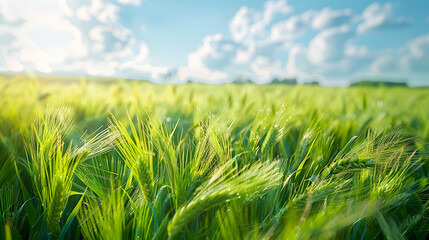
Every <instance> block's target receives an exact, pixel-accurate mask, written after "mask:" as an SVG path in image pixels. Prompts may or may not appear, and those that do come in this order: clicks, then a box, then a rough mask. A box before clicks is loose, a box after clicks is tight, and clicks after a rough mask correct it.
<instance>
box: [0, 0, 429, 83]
mask: <svg viewBox="0 0 429 240" xmlns="http://www.w3.org/2000/svg"><path fill="white" fill-rule="evenodd" d="M142 4H143V3H142V0H109V1H108V0H88V1H84V0H77V1H71V0H57V1H56V0H40V1H37V3H36V2H34V1H33V2H31V1H25V0H13V1H12V0H6V1H2V2H1V3H0V44H1V45H2V46H3V47H2V49H1V50H0V71H3V72H23V71H28V70H30V71H36V72H43V73H78V74H89V75H94V76H121V77H128V78H140V79H143V78H144V79H151V80H160V79H163V78H164V76H165V75H168V76H169V77H171V79H173V81H177V82H185V81H187V80H190V79H192V80H195V81H202V82H209V83H223V82H230V81H232V80H234V79H236V78H249V79H252V80H253V81H255V82H257V83H265V82H269V81H271V80H272V79H273V78H291V77H296V78H298V81H300V82H305V81H314V80H317V81H321V82H325V83H327V82H330V83H339V84H341V83H344V82H350V81H351V80H355V79H359V78H363V77H398V76H399V77H410V78H412V79H417V80H418V81H426V82H427V80H428V76H429V72H428V71H429V70H428V69H429V33H426V34H425V33H423V34H422V35H420V36H418V37H415V38H412V39H409V40H408V41H407V42H405V43H403V45H402V46H400V47H395V48H389V47H386V48H379V49H371V47H370V46H367V45H365V42H364V41H361V39H364V38H368V37H371V36H373V35H374V34H381V33H389V32H390V33H392V32H395V31H401V30H402V29H406V28H408V27H410V26H412V25H413V24H414V20H413V18H411V17H409V16H402V15H398V14H396V12H395V6H394V5H393V4H392V3H383V4H381V3H372V4H370V5H368V6H367V7H366V8H365V9H363V10H362V11H359V12H357V11H355V10H353V9H350V8H345V9H333V8H331V7H325V8H322V9H308V10H306V11H303V12H295V10H294V7H293V6H291V5H290V4H289V3H288V2H287V1H286V0H277V1H267V2H265V3H264V4H263V5H261V8H260V9H253V8H250V7H247V6H242V7H241V8H239V9H238V10H237V11H236V13H235V14H234V16H233V17H232V18H231V19H230V21H229V26H225V29H227V31H226V33H222V34H221V33H216V32H214V33H212V34H208V35H206V36H204V37H203V39H201V43H200V44H199V46H195V49H194V50H193V51H191V52H190V53H189V54H188V56H187V59H186V61H184V62H185V63H186V64H181V65H182V67H179V68H177V69H169V68H167V67H165V66H155V65H153V64H152V63H151V57H150V55H151V54H150V53H151V51H150V48H149V46H148V45H147V44H146V43H145V41H144V40H143V39H138V38H137V37H136V34H135V31H141V29H140V28H141V27H140V28H139V29H132V28H129V27H126V26H124V24H123V23H122V21H121V19H120V13H121V11H123V9H124V8H126V7H136V6H141V5H142ZM143 5H144V4H143ZM196 21H197V19H196ZM140 26H146V25H145V23H140ZM145 29H146V27H145Z"/></svg>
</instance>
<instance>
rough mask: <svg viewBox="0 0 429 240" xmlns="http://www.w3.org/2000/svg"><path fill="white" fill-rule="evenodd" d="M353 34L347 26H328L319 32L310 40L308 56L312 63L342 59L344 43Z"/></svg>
mask: <svg viewBox="0 0 429 240" xmlns="http://www.w3.org/2000/svg"><path fill="white" fill-rule="evenodd" d="M352 36H353V33H352V32H351V31H350V29H349V28H348V27H339V28H330V29H327V30H324V31H322V32H320V33H319V34H318V35H316V36H315V37H314V38H313V39H312V40H311V41H310V45H309V48H308V58H309V59H310V61H311V62H312V63H314V64H318V63H323V62H332V61H337V60H339V59H342V58H343V57H344V55H345V45H346V43H347V41H349V40H350V38H351V37H352Z"/></svg>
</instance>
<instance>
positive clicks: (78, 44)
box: [0, 0, 168, 78]
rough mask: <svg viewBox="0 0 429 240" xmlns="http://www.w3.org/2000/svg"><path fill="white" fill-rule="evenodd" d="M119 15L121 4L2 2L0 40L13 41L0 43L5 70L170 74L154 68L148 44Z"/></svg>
mask: <svg viewBox="0 0 429 240" xmlns="http://www.w3.org/2000/svg"><path fill="white" fill-rule="evenodd" d="M139 2H141V1H139ZM128 3H129V4H135V3H137V2H136V1H128ZM123 4H125V2H123ZM119 11H120V6H119V5H116V4H114V3H108V2H104V1H102V0H91V1H89V2H82V1H70V0H69V1H67V0H40V1H37V2H36V1H23V0H13V1H12V0H7V1H6V2H4V1H2V2H1V3H0V16H3V19H4V21H3V22H0V36H2V38H7V39H8V40H7V42H5V43H3V42H2V41H1V40H0V42H2V44H3V45H4V46H5V48H3V49H2V50H1V51H0V54H1V56H0V60H1V59H5V60H3V61H0V70H2V71H26V70H30V71H39V72H47V73H49V72H55V71H61V72H67V71H69V72H79V73H87V74H90V75H100V76H112V75H115V74H116V75H124V76H125V75H130V74H131V75H132V76H134V77H140V78H141V77H146V76H149V77H151V78H158V77H160V75H161V74H164V73H166V72H167V70H168V69H167V68H165V67H158V66H153V65H152V64H150V57H149V49H148V47H147V45H146V44H144V43H143V42H142V41H137V39H136V38H135V36H134V33H133V32H132V31H131V30H130V29H128V28H126V27H124V26H123V25H121V24H120V23H119V20H120V19H119Z"/></svg>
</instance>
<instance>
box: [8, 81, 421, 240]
mask: <svg viewBox="0 0 429 240" xmlns="http://www.w3.org/2000/svg"><path fill="white" fill-rule="evenodd" d="M0 92H1V95H0V96H1V98H0V102H1V105H0V106H1V108H0V198H1V205H0V207H1V218H0V236H1V237H0V238H1V239H7V240H9V239H426V238H427V237H428V231H429V223H428V220H429V204H428V196H429V166H428V164H429V155H428V152H429V145H428V141H429V122H428V119H429V108H428V106H429V89H424V88H422V89H410V88H406V87H363V86H362V87H358V86H357V87H350V88H323V87H319V86H307V85H298V86H287V85H265V86H258V85H253V84H243V85H234V84H230V85H218V86H212V85H202V84H196V83H192V84H183V85H169V84H164V85H156V84H151V83H148V82H142V81H126V80H120V79H117V80H116V79H113V80H110V81H107V80H100V79H84V78H76V79H73V80H70V79H69V80H67V81H66V80H64V81H61V79H60V80H58V81H56V80H52V79H43V77H37V76H34V75H28V76H12V77H10V76H9V77H2V78H0Z"/></svg>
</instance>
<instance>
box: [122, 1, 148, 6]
mask: <svg viewBox="0 0 429 240" xmlns="http://www.w3.org/2000/svg"><path fill="white" fill-rule="evenodd" d="M118 3H120V4H123V5H134V6H140V5H141V4H142V0H118Z"/></svg>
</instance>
